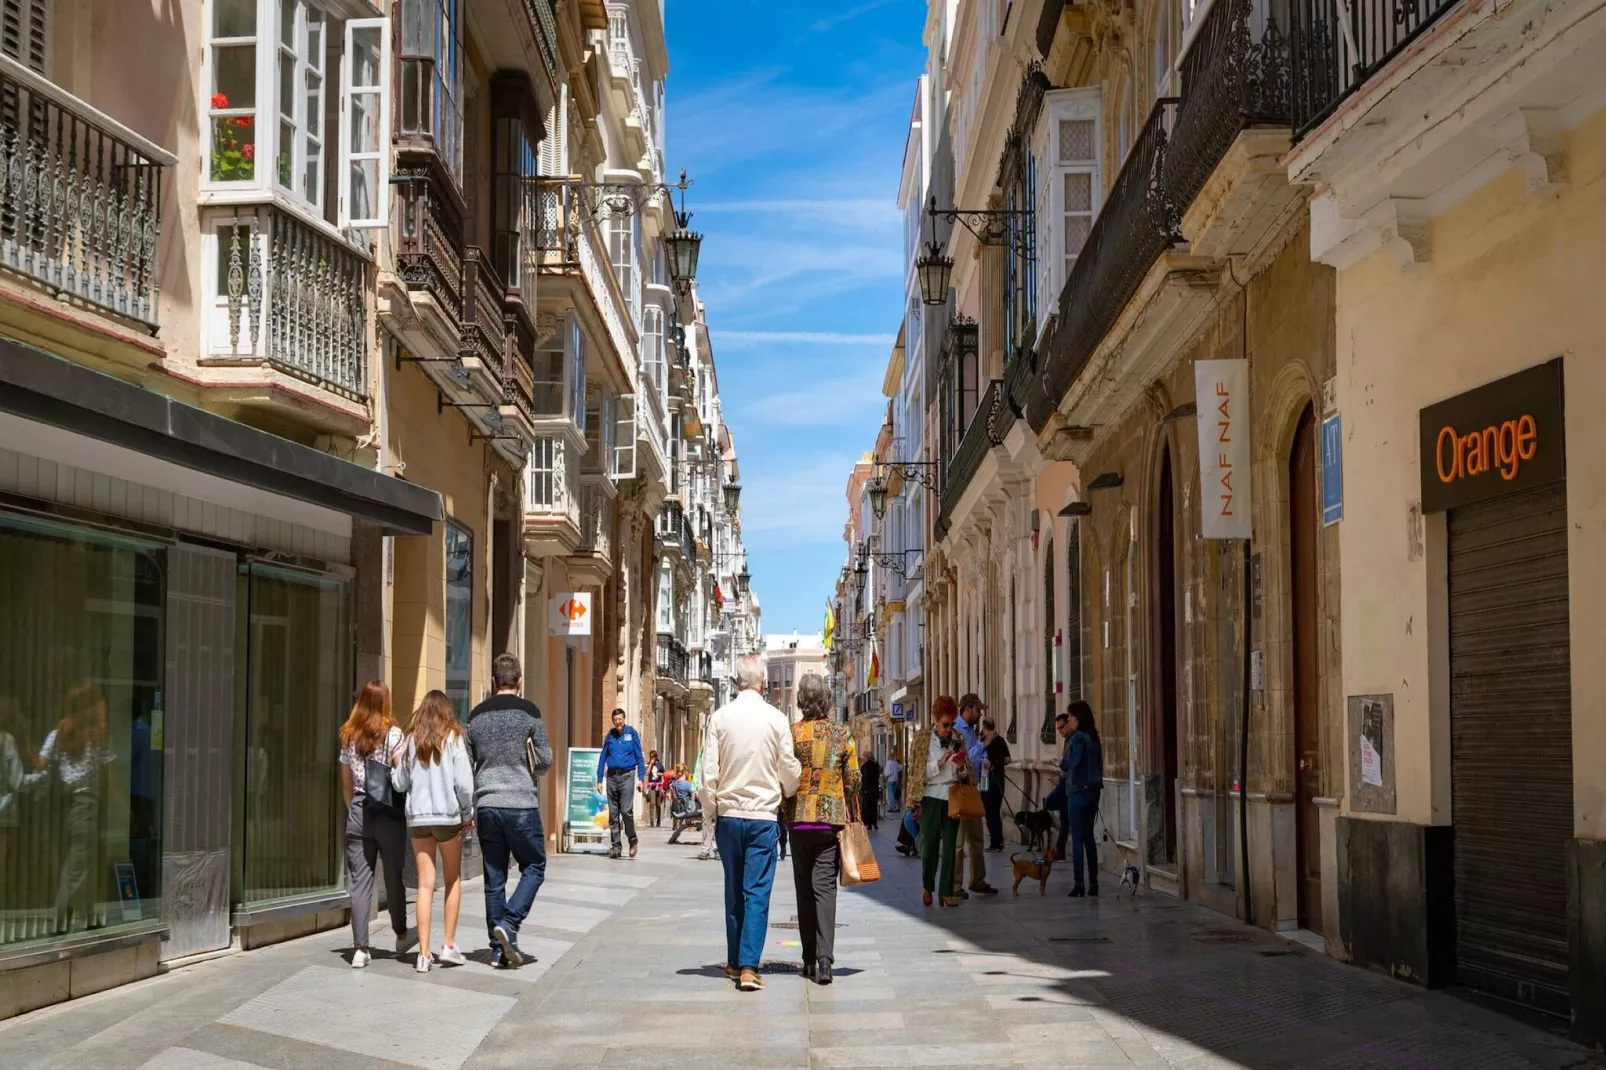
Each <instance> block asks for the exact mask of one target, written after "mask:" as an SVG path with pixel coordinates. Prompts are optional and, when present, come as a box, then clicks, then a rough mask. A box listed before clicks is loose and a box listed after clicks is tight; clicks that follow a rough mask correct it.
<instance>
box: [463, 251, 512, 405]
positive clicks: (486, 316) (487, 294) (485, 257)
mask: <svg viewBox="0 0 1606 1070" xmlns="http://www.w3.org/2000/svg"><path fill="white" fill-rule="evenodd" d="M506 296H507V287H506V286H504V285H503V283H502V280H501V278H500V277H499V276H498V275H497V273H496V268H495V267H494V266H492V264H491V257H490V254H488V253H486V252H485V251H484V250H483V249H476V248H475V247H474V246H472V245H471V246H469V247H467V248H466V249H464V250H463V311H462V315H461V317H460V326H461V329H462V332H463V355H464V356H465V357H478V358H479V359H480V361H481V362H482V363H483V364H484V365H485V366H486V367H487V368H490V369H491V370H492V371H493V372H494V373H495V374H496V375H499V376H500V375H504V374H506V371H507V369H506V368H505V367H504V365H505V364H506V358H507V327H508V325H507V320H506V317H505V315H504V313H503V308H502V302H503V300H504V299H505V298H506Z"/></svg>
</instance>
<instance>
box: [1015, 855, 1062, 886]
mask: <svg viewBox="0 0 1606 1070" xmlns="http://www.w3.org/2000/svg"><path fill="white" fill-rule="evenodd" d="M1009 861H1010V863H1011V864H1012V865H1013V866H1014V867H1015V887H1014V888H1013V889H1012V891H1013V893H1014V894H1015V895H1020V882H1021V881H1023V880H1025V879H1026V878H1028V877H1031V878H1034V879H1035V880H1036V881H1037V886H1038V894H1039V895H1047V894H1048V875H1049V872H1050V871H1052V870H1053V868H1054V863H1053V862H1050V861H1049V860H1048V859H1046V858H1044V857H1042V856H1041V855H1035V856H1034V855H1026V856H1024V857H1023V856H1022V855H1021V853H1020V852H1019V851H1016V852H1015V853H1014V854H1012V855H1010V856H1009Z"/></svg>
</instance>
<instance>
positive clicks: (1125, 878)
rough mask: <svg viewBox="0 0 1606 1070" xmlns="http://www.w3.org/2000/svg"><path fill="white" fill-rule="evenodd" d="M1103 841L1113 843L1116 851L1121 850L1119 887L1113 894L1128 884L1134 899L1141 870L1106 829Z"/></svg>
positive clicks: (1118, 892)
mask: <svg viewBox="0 0 1606 1070" xmlns="http://www.w3.org/2000/svg"><path fill="white" fill-rule="evenodd" d="M1104 842H1105V843H1108V844H1111V845H1113V846H1114V847H1115V849H1116V850H1117V851H1119V852H1121V887H1120V888H1117V889H1116V892H1115V894H1117V895H1120V894H1121V892H1122V891H1124V890H1125V889H1126V887H1127V886H1128V885H1131V886H1132V898H1133V899H1136V898H1137V897H1138V878H1139V877H1141V876H1142V872H1141V871H1140V870H1139V869H1138V867H1137V864H1136V863H1135V862H1133V861H1132V854H1131V853H1130V852H1129V851H1128V850H1127V848H1126V847H1125V846H1123V845H1122V844H1121V843H1120V842H1119V841H1118V840H1117V839H1116V838H1115V837H1114V836H1111V835H1110V834H1109V832H1108V831H1106V832H1105V833H1104Z"/></svg>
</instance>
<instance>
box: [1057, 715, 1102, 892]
mask: <svg viewBox="0 0 1606 1070" xmlns="http://www.w3.org/2000/svg"><path fill="white" fill-rule="evenodd" d="M1070 714H1071V722H1072V724H1073V725H1074V726H1075V731H1074V732H1072V734H1071V745H1070V746H1069V747H1067V748H1066V749H1065V757H1064V759H1062V761H1061V766H1060V767H1061V769H1062V770H1063V771H1064V773H1065V811H1066V814H1067V817H1068V819H1069V820H1068V823H1069V825H1070V827H1071V876H1072V878H1073V880H1074V882H1075V883H1074V885H1073V886H1072V888H1071V896H1072V898H1079V897H1081V896H1089V895H1098V894H1099V849H1098V842H1097V840H1095V839H1094V836H1093V825H1094V822H1095V820H1096V819H1097V818H1098V813H1099V795H1100V794H1101V793H1102V792H1103V790H1104V745H1103V744H1102V743H1100V742H1099V730H1098V726H1097V725H1096V724H1095V723H1094V721H1093V707H1092V706H1089V705H1088V704H1087V703H1086V702H1083V701H1082V700H1081V699H1077V700H1076V701H1075V702H1073V703H1071V708H1070ZM1084 856H1085V857H1086V859H1087V868H1088V882H1087V884H1086V885H1084V884H1083V883H1082V860H1083V857H1084Z"/></svg>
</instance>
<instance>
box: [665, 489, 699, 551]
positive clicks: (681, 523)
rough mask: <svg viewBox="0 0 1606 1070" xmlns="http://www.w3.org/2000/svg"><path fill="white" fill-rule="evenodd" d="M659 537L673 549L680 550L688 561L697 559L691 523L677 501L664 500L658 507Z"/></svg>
mask: <svg viewBox="0 0 1606 1070" xmlns="http://www.w3.org/2000/svg"><path fill="white" fill-rule="evenodd" d="M658 538H659V539H660V540H662V541H663V542H664V544H665V545H666V546H668V547H670V548H672V549H676V550H679V551H680V553H681V554H682V556H684V557H685V559H686V560H687V561H695V560H696V559H697V558H696V554H697V549H696V547H695V546H694V545H693V544H692V534H691V525H690V524H689V523H687V521H686V514H685V512H684V511H683V510H682V508H681V506H680V504H679V503H677V502H664V503H663V504H662V505H660V506H659V507H658Z"/></svg>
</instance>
